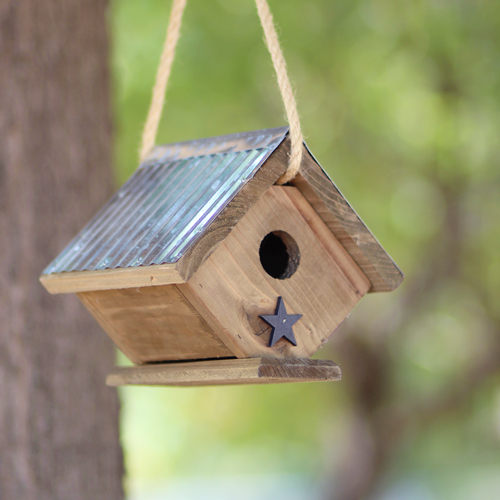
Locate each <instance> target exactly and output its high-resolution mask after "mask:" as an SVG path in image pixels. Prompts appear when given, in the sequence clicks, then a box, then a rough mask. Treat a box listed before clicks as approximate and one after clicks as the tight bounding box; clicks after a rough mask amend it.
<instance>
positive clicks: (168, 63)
mask: <svg viewBox="0 0 500 500" xmlns="http://www.w3.org/2000/svg"><path fill="white" fill-rule="evenodd" d="M186 3H187V0H173V4H172V10H171V12H170V20H169V23H168V29H167V37H166V39H165V44H164V46H163V52H162V55H161V59H160V64H159V66H158V71H157V74H156V82H155V85H154V88H153V97H152V100H151V106H150V108H149V112H148V117H147V119H146V124H145V126H144V131H143V133H142V146H141V153H140V156H141V160H143V159H144V158H145V157H146V156H147V154H148V153H149V152H150V151H151V149H152V148H153V147H154V144H155V140H156V134H157V132H158V125H159V124H160V119H161V113H162V110H163V106H164V103H165V93H166V90H167V85H168V79H169V77H170V71H171V69H172V63H173V62H174V58H175V48H176V46H177V41H178V40H179V32H180V27H181V23H182V15H183V13H184V9H185V7H186ZM255 3H256V4H257V12H258V14H259V18H260V22H261V24H262V28H263V30H264V37H265V41H266V45H267V48H268V49H269V52H270V54H271V59H272V61H273V65H274V69H275V71H276V76H277V79H278V85H279V89H280V92H281V97H282V98H283V104H284V106H285V112H286V117H287V120H288V124H289V126H290V142H291V151H290V161H289V164H288V169H287V171H286V172H285V173H284V174H283V175H282V176H281V177H280V179H279V180H278V184H286V183H287V182H289V181H291V180H292V179H293V178H294V177H295V176H296V175H297V173H298V172H299V169H300V163H301V161H302V152H303V149H302V143H303V141H304V138H303V136H302V131H301V128H300V119H299V113H298V111H297V103H296V101H295V96H294V94H293V90H292V86H291V84H290V79H289V77H288V72H287V69H286V62H285V58H284V57H283V52H282V50H281V46H280V43H279V40H278V35H277V33H276V29H275V26H274V21H273V16H272V14H271V10H270V9H269V5H268V3H267V1H266V0H255Z"/></svg>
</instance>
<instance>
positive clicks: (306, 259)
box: [179, 186, 370, 358]
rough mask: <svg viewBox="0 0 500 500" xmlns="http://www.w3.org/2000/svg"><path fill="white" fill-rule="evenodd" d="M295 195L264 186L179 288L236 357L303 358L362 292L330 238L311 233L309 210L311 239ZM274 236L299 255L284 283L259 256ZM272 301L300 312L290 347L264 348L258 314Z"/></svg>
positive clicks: (365, 284)
mask: <svg viewBox="0 0 500 500" xmlns="http://www.w3.org/2000/svg"><path fill="white" fill-rule="evenodd" d="M287 193H288V194H287ZM300 197H302V195H301V194H300V193H299V192H298V189H297V188H294V187H283V186H273V187H272V188H270V189H269V190H268V191H267V192H266V194H265V195H264V196H262V197H261V199H260V200H259V201H258V202H257V203H256V204H255V205H254V206H253V207H252V209H250V210H249V211H248V213H247V215H246V216H245V217H244V218H243V219H242V220H241V221H240V222H239V223H238V225H237V226H236V227H235V228H234V229H233V231H232V232H231V234H230V235H229V236H228V237H227V238H226V240H225V241H224V242H223V243H222V244H221V245H220V246H219V248H218V249H217V250H216V251H215V252H214V253H213V254H212V255H211V256H210V258H209V259H208V260H207V261H206V262H205V264H204V265H203V266H202V267H201V268H200V269H199V270H198V271H197V272H196V273H195V274H194V275H193V276H192V278H191V279H190V280H189V281H188V283H186V284H184V285H179V290H181V292H182V293H183V294H184V295H185V296H186V297H187V298H188V300H189V301H190V302H191V303H192V304H193V305H194V306H195V307H196V309H197V310H198V312H199V313H200V314H201V315H202V316H203V317H204V319H205V320H206V322H207V323H208V324H209V325H210V326H211V327H212V329H213V330H214V332H215V333H216V335H218V337H219V338H221V339H224V338H227V337H229V338H230V339H231V342H232V344H233V345H234V344H236V346H237V349H234V347H233V346H232V345H231V344H230V343H229V342H228V341H225V344H226V346H228V348H229V349H231V350H232V351H233V353H234V354H235V355H236V356H238V357H257V356H264V357H292V358H305V357H309V356H311V355H312V354H314V353H315V352H316V351H317V349H318V348H319V347H320V346H321V345H322V344H323V343H324V342H326V340H327V339H328V337H329V336H330V335H331V334H332V333H333V331H334V330H335V329H336V328H337V327H338V326H339V324H340V323H341V322H342V321H343V320H344V319H345V317H346V316H347V315H348V314H349V313H350V312H351V310H352V308H353V307H354V306H355V305H356V304H357V302H358V301H359V300H360V299H361V297H363V295H364V294H365V293H366V292H367V290H368V289H369V287H370V283H369V281H368V280H367V279H366V278H365V277H364V276H363V273H362V272H361V271H360V270H359V269H358V268H357V265H356V264H355V263H354V262H353V261H352V259H350V258H349V256H348V254H347V252H346V251H345V249H344V248H343V247H342V246H341V245H339V244H338V242H337V243H336V242H335V241H334V240H335V237H334V236H333V234H332V233H331V232H330V231H328V229H327V228H325V227H323V228H321V229H318V228H320V227H321V226H322V225H323V226H324V224H323V222H322V221H321V220H320V219H319V217H318V216H317V215H316V214H315V213H314V210H312V208H309V209H308V210H307V216H308V217H309V218H310V219H311V218H312V219H316V220H315V221H314V227H316V231H317V232H321V239H320V238H318V236H317V233H315V232H314V231H313V229H311V227H310V225H309V223H308V221H306V220H305V218H304V217H303V216H302V214H301V212H300V211H299V210H298V209H297V208H296V206H295V204H294V203H293V202H292V201H291V199H292V198H293V199H295V200H296V201H297V200H298V199H299V198H300ZM297 203H298V202H297ZM304 203H306V204H307V202H306V201H305V200H303V202H302V204H304ZM303 210H306V209H303ZM277 230H280V231H285V232H286V233H288V234H289V235H291V236H292V237H293V238H294V240H295V241H296V242H297V244H298V247H299V249H300V253H301V257H300V264H299V267H298V269H297V271H296V272H295V274H294V275H293V276H291V277H290V278H288V279H285V280H280V279H274V278H272V277H271V276H269V275H268V274H267V273H266V272H265V271H264V269H263V268H262V265H261V263H260V258H259V247H260V243H261V241H262V239H263V238H264V236H266V235H267V234H268V233H270V232H272V231H277ZM323 241H325V242H326V243H325V244H323ZM338 262H341V265H342V267H341V266H339V264H338ZM343 269H349V272H348V273H345V272H344V271H343ZM278 296H281V297H283V299H284V301H285V305H286V307H287V311H288V312H289V313H290V314H303V317H302V318H301V319H300V320H299V322H298V323H297V324H296V325H295V326H294V332H295V337H296V339H297V341H298V345H297V346H293V345H291V344H290V343H288V342H286V340H284V339H282V340H280V341H278V342H277V343H276V344H275V345H274V346H273V347H271V348H270V347H268V342H269V335H270V331H271V329H270V327H269V326H268V325H267V324H266V323H265V322H264V321H262V320H261V319H260V318H259V316H260V315H266V314H274V310H275V307H276V302H277V298H278ZM200 303H201V304H203V307H200Z"/></svg>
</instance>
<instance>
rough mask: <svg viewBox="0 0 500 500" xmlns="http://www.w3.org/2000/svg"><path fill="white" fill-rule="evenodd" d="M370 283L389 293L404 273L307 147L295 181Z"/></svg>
mask: <svg viewBox="0 0 500 500" xmlns="http://www.w3.org/2000/svg"><path fill="white" fill-rule="evenodd" d="M292 184H293V185H294V186H296V187H297V188H298V189H299V190H300V192H301V193H302V194H303V195H304V197H305V198H306V199H307V201H308V202H309V203H310V204H311V206H312V207H313V208H314V210H315V211H316V213H317V214H318V215H319V216H320V218H321V219H322V220H323V222H325V224H326V225H327V226H328V228H329V229H330V231H331V232H332V233H333V234H334V235H335V236H336V237H337V239H338V240H339V241H340V243H341V244H342V246H343V247H344V248H345V249H346V250H347V251H348V252H349V254H350V255H351V257H352V258H353V259H354V261H355V262H356V263H357V264H358V266H359V267H360V268H361V270H362V271H363V272H364V273H365V275H366V276H367V277H368V279H369V280H370V282H371V284H372V286H371V289H370V292H387V291H391V290H394V289H395V288H397V287H398V286H399V285H400V284H401V282H402V281H403V277H404V276H403V273H402V272H401V270H400V269H399V268H398V266H397V265H396V264H395V263H394V261H393V260H392V259H391V257H390V256H389V255H388V253H387V252H386V251H385V250H384V248H383V247H382V245H380V243H379V242H378V241H377V240H376V238H375V237H374V236H373V234H372V233H371V232H370V230H369V229H368V228H367V227H366V226H365V224H364V222H363V221H362V220H361V219H360V217H359V216H358V215H357V213H356V212H355V211H354V210H353V209H352V207H351V206H350V205H349V203H348V202H347V200H346V199H345V198H344V196H343V195H342V193H341V192H340V191H339V190H338V189H337V187H336V186H335V184H334V183H333V182H332V181H331V179H330V178H329V177H328V175H327V174H326V172H325V171H324V170H323V169H322V168H321V166H320V165H319V164H318V163H317V162H316V160H315V159H314V158H313V156H312V155H311V153H310V152H309V150H308V149H307V148H306V147H305V146H304V156H303V160H302V164H301V169H300V174H299V175H298V176H297V177H296V178H295V179H294V180H293V181H292Z"/></svg>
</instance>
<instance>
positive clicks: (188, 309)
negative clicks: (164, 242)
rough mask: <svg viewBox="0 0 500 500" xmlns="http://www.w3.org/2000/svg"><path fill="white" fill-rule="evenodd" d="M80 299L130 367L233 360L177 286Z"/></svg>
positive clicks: (93, 294)
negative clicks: (171, 362)
mask: <svg viewBox="0 0 500 500" xmlns="http://www.w3.org/2000/svg"><path fill="white" fill-rule="evenodd" d="M78 296H79V298H80V299H81V301H82V302H83V303H84V304H85V306H86V307H87V309H89V311H90V312H91V313H92V314H93V315H94V317H95V318H96V319H97V321H98V322H99V324H100V325H101V326H102V327H103V329H104V330H105V331H106V332H107V333H108V335H109V336H110V337H111V338H112V339H113V341H114V342H115V344H116V345H117V346H118V347H119V349H120V350H121V351H122V352H123V353H124V354H125V355H126V356H127V357H128V358H129V359H130V360H131V361H133V362H134V363H151V362H159V361H170V360H185V359H206V358H220V357H222V358H226V357H231V356H233V353H232V352H231V351H230V350H228V349H227V348H226V347H225V345H224V344H223V343H222V342H221V340H220V339H219V338H218V337H217V336H216V335H215V334H214V332H213V330H212V329H211V328H210V326H209V325H208V324H207V323H206V322H205V321H204V320H203V318H202V317H201V316H200V315H199V314H198V313H197V312H196V310H195V309H194V307H193V306H192V305H191V304H190V303H189V302H188V301H187V300H186V299H185V298H184V296H183V295H182V294H181V293H180V292H179V290H178V289H177V287H176V286H175V285H167V286H155V287H143V288H131V289H126V290H106V291H94V292H83V293H79V294H78Z"/></svg>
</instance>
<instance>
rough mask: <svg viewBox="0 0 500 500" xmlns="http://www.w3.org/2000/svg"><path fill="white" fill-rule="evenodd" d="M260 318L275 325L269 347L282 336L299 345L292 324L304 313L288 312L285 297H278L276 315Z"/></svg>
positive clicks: (270, 324)
mask: <svg viewBox="0 0 500 500" xmlns="http://www.w3.org/2000/svg"><path fill="white" fill-rule="evenodd" d="M259 318H261V319H263V320H264V321H265V322H266V323H267V324H268V325H269V326H272V327H273V329H272V331H271V337H269V345H268V347H272V346H273V345H274V344H276V342H278V340H279V339H280V338H282V337H284V338H285V339H287V340H288V342H290V343H291V344H293V345H297V341H296V340H295V335H294V334H293V330H292V326H293V325H295V323H297V321H299V319H300V318H302V314H288V313H287V312H286V308H285V303H284V302H283V297H278V304H277V306H276V313H275V314H274V315H267V316H259Z"/></svg>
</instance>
